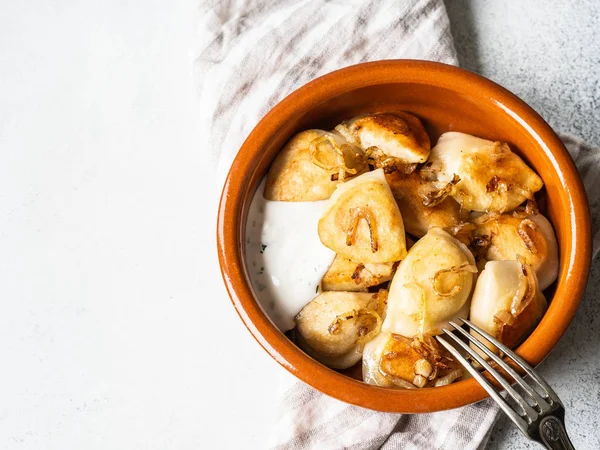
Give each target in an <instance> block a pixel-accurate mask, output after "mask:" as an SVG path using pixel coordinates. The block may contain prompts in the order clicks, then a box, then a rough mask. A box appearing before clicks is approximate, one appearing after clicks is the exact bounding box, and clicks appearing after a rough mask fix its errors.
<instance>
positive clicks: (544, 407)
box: [450, 322, 551, 414]
mask: <svg viewBox="0 0 600 450" xmlns="http://www.w3.org/2000/svg"><path fill="white" fill-rule="evenodd" d="M450 325H452V326H453V327H454V328H456V331H458V332H459V333H460V334H462V335H463V336H464V337H465V338H467V339H468V340H469V342H472V343H473V345H475V346H476V347H477V348H479V349H480V350H481V351H482V352H483V353H485V354H486V355H487V356H488V357H490V358H491V359H493V360H494V361H495V362H496V363H497V364H498V365H499V366H500V367H502V369H504V370H505V371H506V372H507V373H508V374H509V375H510V376H511V377H512V378H513V379H514V380H515V381H516V382H517V383H518V384H519V386H521V387H522V388H523V389H524V390H525V392H527V393H528V394H529V395H530V396H531V397H532V398H533V400H534V402H535V404H536V405H537V406H539V408H540V412H541V413H542V414H543V413H545V412H548V411H550V409H551V406H550V404H549V403H548V402H546V400H544V399H543V398H542V397H541V396H540V394H538V393H537V392H536V391H535V389H533V388H532V387H531V386H529V385H528V384H527V383H526V382H525V380H524V379H523V378H522V377H521V376H520V375H519V374H518V373H517V372H516V371H515V370H514V369H513V368H512V367H510V366H509V365H508V364H506V363H505V362H504V360H503V359H502V358H500V357H499V356H498V355H496V354H495V353H494V352H493V351H492V350H490V349H489V348H488V347H487V346H486V345H485V344H483V343H482V342H481V341H479V340H478V339H477V338H476V337H475V336H473V335H471V334H469V332H468V331H466V330H464V329H463V328H461V327H460V326H459V325H457V324H455V323H454V322H450ZM491 343H492V344H494V342H491Z"/></svg>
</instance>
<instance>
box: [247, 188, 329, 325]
mask: <svg viewBox="0 0 600 450" xmlns="http://www.w3.org/2000/svg"><path fill="white" fill-rule="evenodd" d="M264 186H265V180H263V181H262V183H261V184H260V186H259V187H258V189H257V190H256V194H254V198H253V199H252V203H251V205H250V210H249V212H248V221H247V222H246V267H247V270H248V275H249V277H250V280H251V281H252V287H253V288H254V292H255V293H256V296H257V298H258V301H259V302H260V304H261V305H262V307H263V308H264V310H265V312H266V313H267V315H268V316H269V317H270V318H271V320H272V321H273V322H274V323H275V325H276V326H277V327H278V328H279V329H280V330H281V331H287V330H291V329H292V328H294V327H295V323H294V317H295V316H296V314H298V313H299V312H300V310H301V309H302V308H303V307H304V306H305V305H306V304H307V303H308V302H310V301H311V300H312V299H313V298H315V297H316V296H317V293H318V292H317V290H318V291H319V292H320V284H321V279H322V278H323V275H325V272H327V269H328V268H329V266H330V265H331V263H332V262H333V258H334V257H335V252H333V251H332V250H330V249H328V248H327V247H325V246H324V245H323V244H321V241H320V240H319V234H318V229H317V226H318V222H319V219H320V218H321V215H322V214H323V211H324V209H325V207H326V205H327V203H328V201H327V200H323V201H318V202H278V201H271V200H265V198H264V197H263V190H264Z"/></svg>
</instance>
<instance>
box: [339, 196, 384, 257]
mask: <svg viewBox="0 0 600 450" xmlns="http://www.w3.org/2000/svg"><path fill="white" fill-rule="evenodd" d="M350 215H351V226H350V228H348V231H346V245H347V246H351V245H354V243H355V242H356V232H357V231H358V225H359V223H360V221H361V220H363V219H364V220H365V221H366V222H367V225H368V227H369V236H370V238H371V252H373V253H375V252H377V249H378V248H379V242H378V238H377V223H376V221H375V215H374V214H373V211H372V210H371V208H369V207H368V206H365V207H358V208H350Z"/></svg>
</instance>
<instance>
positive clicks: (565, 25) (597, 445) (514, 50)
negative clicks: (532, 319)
mask: <svg viewBox="0 0 600 450" xmlns="http://www.w3.org/2000/svg"><path fill="white" fill-rule="evenodd" d="M446 7H447V9H448V14H449V16H450V23H451V28H452V34H453V36H454V39H455V46H456V50H457V53H458V57H459V61H460V65H461V66H462V67H464V68H467V69H469V70H473V71H475V72H478V73H480V74H482V75H484V76H486V77H488V78H490V79H492V80H494V81H496V82H497V83H499V84H501V85H502V86H504V87H506V88H507V89H509V90H510V91H512V92H514V93H515V94H517V95H518V96H519V97H521V98H522V99H523V100H525V101H526V102H527V103H528V104H529V105H531V106H532V107H533V108H534V109H535V110H536V111H538V112H539V113H540V114H541V115H542V116H543V117H544V118H545V119H546V120H547V121H548V123H550V125H551V126H552V127H553V128H554V129H555V130H557V131H564V132H568V133H572V134H574V135H576V136H579V137H581V138H583V139H585V140H586V141H588V142H590V143H592V144H595V145H599V144H600V31H599V30H600V2H598V1H595V0H585V1H577V2H567V1H560V0H551V1H543V0H535V1H531V0H528V1H519V0H508V1H506V0H505V1H497V0H472V1H468V0H460V1H453V0H446ZM598 181H599V182H600V180H598ZM599 293H600V256H599V257H597V258H596V259H595V260H594V264H593V267H592V272H591V275H590V281H589V285H588V288H587V292H586V296H585V299H584V301H583V304H582V306H581V308H580V310H579V312H578V313H577V316H576V317H575V320H574V323H573V324H572V326H571V327H570V328H569V330H568V331H567V333H566V335H565V336H564V338H563V339H562V340H561V342H560V343H559V344H558V346H557V348H556V349H555V350H554V352H553V353H552V354H551V355H550V356H549V357H548V358H547V359H546V360H545V361H544V362H543V363H542V364H541V366H540V372H541V374H542V375H543V376H544V377H546V379H547V380H548V381H549V382H550V384H551V385H552V386H553V387H554V388H555V389H556V391H557V392H558V394H559V396H560V397H561V398H562V399H563V402H564V403H565V406H566V408H567V418H566V420H567V428H568V431H569V434H570V436H571V439H572V441H573V443H574V445H575V447H576V448H577V449H590V450H591V449H600V301H599V299H598V298H599ZM487 448H488V449H489V450H497V449H526V448H531V449H534V448H540V446H539V445H538V444H536V443H534V442H530V441H528V440H527V439H526V438H525V437H523V436H522V435H521V434H520V432H519V431H518V430H517V429H516V428H515V427H514V426H513V425H512V424H511V423H510V422H509V421H508V420H507V419H506V418H504V417H501V418H500V420H499V421H498V423H497V424H496V426H495V428H494V429H493V432H492V436H491V438H490V442H489V445H488V447H487Z"/></svg>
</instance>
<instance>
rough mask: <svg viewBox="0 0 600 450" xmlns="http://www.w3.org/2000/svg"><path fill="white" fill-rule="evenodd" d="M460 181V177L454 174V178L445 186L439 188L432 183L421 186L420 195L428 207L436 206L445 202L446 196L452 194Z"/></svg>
mask: <svg viewBox="0 0 600 450" xmlns="http://www.w3.org/2000/svg"><path fill="white" fill-rule="evenodd" d="M459 181H460V177H459V176H458V175H456V174H454V177H452V180H450V182H449V183H447V184H446V185H445V186H442V187H441V188H439V189H435V188H433V186H432V185H431V184H424V185H422V186H421V187H420V188H419V195H420V196H421V198H422V199H423V205H424V206H427V207H430V208H431V207H434V206H436V205H438V204H440V203H441V202H443V201H444V200H445V199H446V197H448V196H449V195H450V194H452V191H453V190H454V186H455V185H456V184H457V183H458V182H459Z"/></svg>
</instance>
